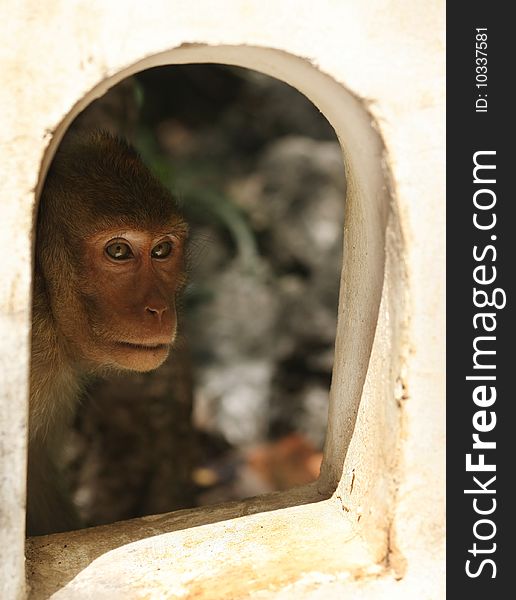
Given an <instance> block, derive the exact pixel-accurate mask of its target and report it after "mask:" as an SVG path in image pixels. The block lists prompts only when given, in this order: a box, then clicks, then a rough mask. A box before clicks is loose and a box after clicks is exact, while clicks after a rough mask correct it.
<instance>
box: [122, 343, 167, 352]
mask: <svg viewBox="0 0 516 600" xmlns="http://www.w3.org/2000/svg"><path fill="white" fill-rule="evenodd" d="M117 344H118V345H119V346H122V347H123V348H129V349H131V350H143V351H148V352H156V350H168V348H169V346H170V344H135V343H133V342H117Z"/></svg>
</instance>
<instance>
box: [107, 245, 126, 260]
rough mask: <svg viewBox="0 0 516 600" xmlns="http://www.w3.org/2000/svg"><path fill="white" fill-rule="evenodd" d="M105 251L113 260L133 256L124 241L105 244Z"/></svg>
mask: <svg viewBox="0 0 516 600" xmlns="http://www.w3.org/2000/svg"><path fill="white" fill-rule="evenodd" d="M106 253H107V255H108V256H109V257H110V258H113V259H114V260H127V259H128V258H132V257H133V251H132V250H131V248H130V247H129V244H126V243H125V242H114V243H113V244H109V246H106Z"/></svg>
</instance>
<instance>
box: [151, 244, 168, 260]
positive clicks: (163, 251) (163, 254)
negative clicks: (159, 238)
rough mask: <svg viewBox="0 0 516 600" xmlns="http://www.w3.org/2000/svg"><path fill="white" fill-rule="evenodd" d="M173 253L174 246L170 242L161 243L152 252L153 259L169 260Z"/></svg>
mask: <svg viewBox="0 0 516 600" xmlns="http://www.w3.org/2000/svg"><path fill="white" fill-rule="evenodd" d="M171 252H172V244H171V243H170V242H160V243H159V244H157V245H156V246H154V248H153V249H152V250H151V256H152V258H167V256H169V255H170V253H171Z"/></svg>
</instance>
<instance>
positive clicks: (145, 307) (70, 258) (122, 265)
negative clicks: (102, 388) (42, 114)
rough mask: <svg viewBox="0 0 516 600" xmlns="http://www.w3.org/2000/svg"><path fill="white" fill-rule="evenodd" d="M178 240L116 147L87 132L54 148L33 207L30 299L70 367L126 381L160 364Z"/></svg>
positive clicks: (133, 158)
mask: <svg viewBox="0 0 516 600" xmlns="http://www.w3.org/2000/svg"><path fill="white" fill-rule="evenodd" d="M187 231H188V228H187V226H186V224H185V222H184V220H183V219H182V217H181V216H180V214H179V212H178V209H177V205H176V203H175V202H174V199H173V198H172V196H171V194H170V193H169V192H168V190H166V189H165V188H164V187H163V186H162V185H161V184H160V183H159V182H158V181H157V180H156V179H155V178H154V177H153V175H152V174H151V173H150V171H149V170H148V169H147V168H146V167H145V166H144V164H143V163H142V161H141V160H140V158H139V157H138V155H137V153H136V152H135V151H134V150H133V149H132V148H131V147H130V146H128V145H127V144H126V143H125V142H123V141H121V140H118V139H116V138H114V137H112V136H110V135H108V134H106V133H102V132H97V133H95V134H92V135H90V136H88V137H79V138H77V139H75V140H72V141H71V142H69V143H66V144H62V145H61V148H60V149H59V151H58V152H57V154H56V157H55V159H54V161H53V163H52V166H51V169H50V171H49V174H48V177H47V180H46V182H45V187H44V190H43V193H42V197H41V206H40V211H39V218H38V231H37V246H36V294H38V293H39V294H43V295H45V298H46V302H47V305H48V307H49V309H50V312H51V316H52V319H53V322H54V325H55V329H56V332H57V335H58V336H59V338H60V340H61V342H62V343H61V346H62V347H63V348H65V351H66V352H67V354H68V355H69V357H70V358H71V360H73V361H75V362H77V363H79V364H82V365H83V366H84V367H86V368H87V369H90V370H94V369H97V368H99V367H114V368H122V369H131V370H135V371H148V370H151V369H154V368H156V367H158V366H159V365H160V364H161V363H162V362H163V361H164V360H165V358H166V357H167V355H168V352H169V348H170V346H171V344H172V343H173V341H174V338H175V335H176V325H177V320H176V308H175V301H176V296H177V294H178V292H179V290H180V289H181V287H182V286H183V284H184V280H185V276H184V245H185V241H186V237H187Z"/></svg>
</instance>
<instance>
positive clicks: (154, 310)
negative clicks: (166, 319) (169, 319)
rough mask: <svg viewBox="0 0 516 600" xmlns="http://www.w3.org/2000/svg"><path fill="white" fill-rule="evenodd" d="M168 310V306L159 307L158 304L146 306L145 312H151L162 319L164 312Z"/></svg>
mask: <svg viewBox="0 0 516 600" xmlns="http://www.w3.org/2000/svg"><path fill="white" fill-rule="evenodd" d="M166 310H167V307H166V306H163V307H157V306H146V307H145V312H148V313H150V314H151V315H152V316H153V317H158V318H159V319H161V317H162V316H163V313H164V312H165V311H166Z"/></svg>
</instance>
